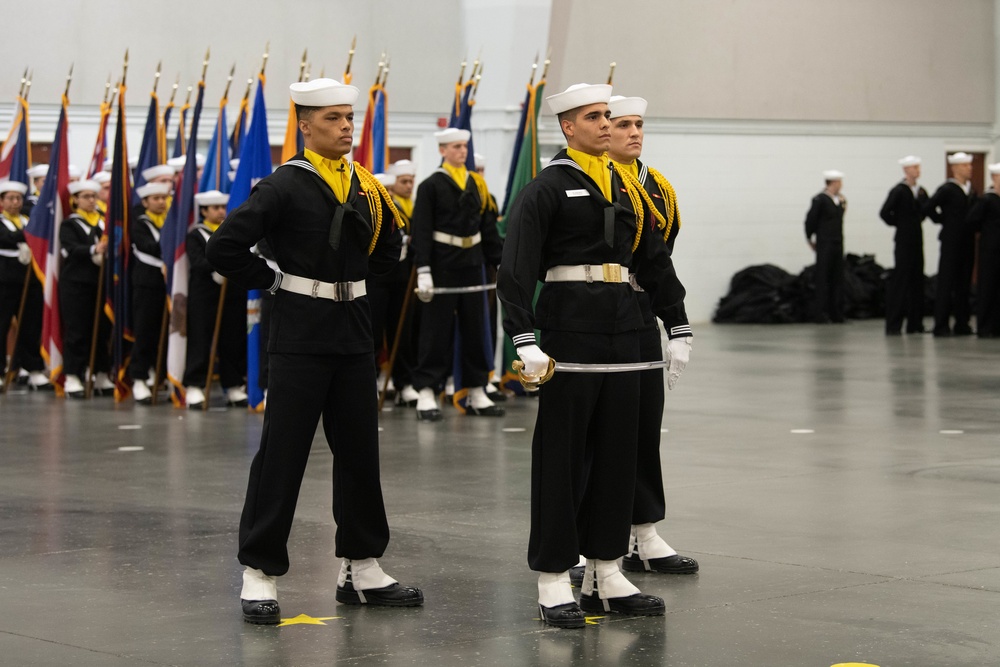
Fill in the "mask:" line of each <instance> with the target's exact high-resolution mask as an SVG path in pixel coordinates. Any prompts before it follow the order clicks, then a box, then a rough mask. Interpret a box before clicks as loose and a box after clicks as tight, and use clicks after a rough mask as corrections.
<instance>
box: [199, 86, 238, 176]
mask: <svg viewBox="0 0 1000 667" xmlns="http://www.w3.org/2000/svg"><path fill="white" fill-rule="evenodd" d="M227 104H229V100H228V99H226V98H225V97H223V98H222V101H221V102H219V116H218V118H217V119H216V121H215V131H214V132H212V141H211V142H210V143H209V144H208V156H207V157H206V158H205V170H204V171H202V173H201V181H199V183H198V192H208V191H209V190H218V191H219V192H229V188H230V185H231V184H230V182H229V131H228V130H227V129H226V105H227Z"/></svg>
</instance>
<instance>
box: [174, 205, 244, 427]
mask: <svg viewBox="0 0 1000 667" xmlns="http://www.w3.org/2000/svg"><path fill="white" fill-rule="evenodd" d="M194 203H195V205H196V206H197V207H198V211H199V214H200V217H201V222H200V223H198V224H196V225H194V226H193V227H192V228H191V231H189V232H188V235H187V255H188V263H189V265H190V267H191V273H190V278H189V282H188V311H187V312H188V315H187V317H188V320H187V322H188V328H187V334H188V344H187V360H186V363H185V365H184V379H183V382H184V387H185V389H184V402H185V403H186V404H187V407H188V408H192V409H201V408H202V407H203V405H204V403H205V401H206V400H207V398H208V397H207V396H205V391H204V387H205V385H206V381H207V380H208V374H209V373H210V372H212V362H213V361H214V360H213V359H210V358H209V355H211V353H212V335H213V333H214V331H215V321H216V317H217V315H216V314H217V313H218V308H219V297H220V296H221V295H222V283H223V282H225V279H224V278H223V277H222V276H221V275H220V274H219V273H218V272H216V271H215V270H214V269H213V268H212V265H211V264H209V263H208V258H207V257H205V247H206V246H207V245H208V240H209V239H210V238H211V237H212V234H214V233H215V231H216V230H217V229H218V228H219V225H221V224H222V221H223V220H225V219H226V204H228V203H229V195H227V194H223V193H222V192H219V191H218V190H209V191H208V192H199V193H198V194H196V195H195V196H194ZM217 350H218V357H219V381H220V382H221V384H222V391H223V393H224V394H225V396H226V403H227V404H228V405H232V406H246V404H247V393H246V388H245V384H246V374H247V292H246V290H245V289H244V288H242V287H240V286H239V285H237V284H235V283H234V282H232V281H230V282H229V283H228V284H227V285H226V294H225V302H224V303H223V306H222V320H221V321H220V323H219V343H218V346H217Z"/></svg>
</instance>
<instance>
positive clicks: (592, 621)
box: [583, 616, 604, 625]
mask: <svg viewBox="0 0 1000 667" xmlns="http://www.w3.org/2000/svg"><path fill="white" fill-rule="evenodd" d="M602 618H604V617H603V616H584V617H583V620H584V622H586V624H587V625H600V623H598V621H599V620H601V619H602Z"/></svg>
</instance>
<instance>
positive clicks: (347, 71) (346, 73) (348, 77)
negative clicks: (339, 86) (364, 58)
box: [342, 35, 358, 85]
mask: <svg viewBox="0 0 1000 667" xmlns="http://www.w3.org/2000/svg"><path fill="white" fill-rule="evenodd" d="M357 45H358V36H357V35H354V37H352V38H351V48H350V50H349V51H348V52H347V67H345V68H344V80H343V82H342V83H343V84H344V85H349V84H350V83H351V63H352V62H354V48H355V47H356V46H357Z"/></svg>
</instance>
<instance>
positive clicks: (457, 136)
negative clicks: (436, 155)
mask: <svg viewBox="0 0 1000 667" xmlns="http://www.w3.org/2000/svg"><path fill="white" fill-rule="evenodd" d="M471 136H472V133H471V132H469V131H468V130H460V129H458V128H457V127H449V128H447V129H445V130H441V131H440V132H435V133H434V139H435V141H437V142H438V145H439V146H444V145H445V144H454V143H457V142H459V141H468V140H469V137H471Z"/></svg>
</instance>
